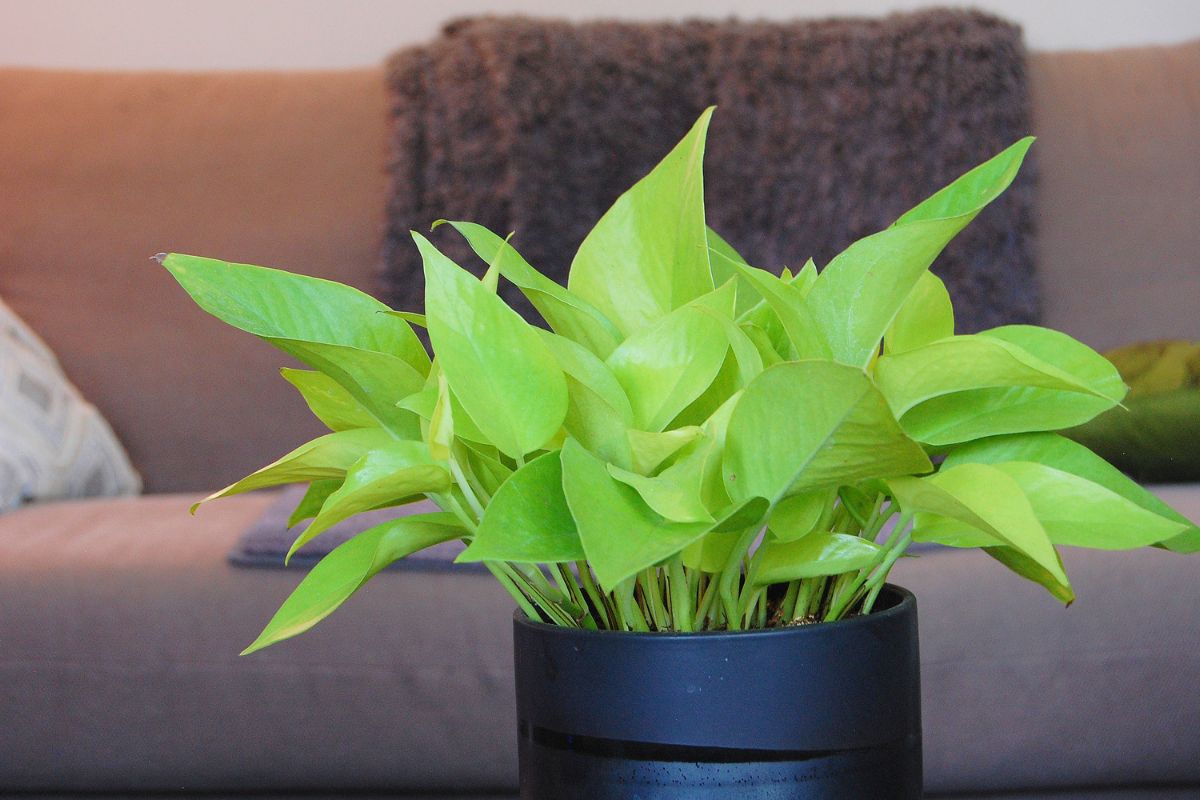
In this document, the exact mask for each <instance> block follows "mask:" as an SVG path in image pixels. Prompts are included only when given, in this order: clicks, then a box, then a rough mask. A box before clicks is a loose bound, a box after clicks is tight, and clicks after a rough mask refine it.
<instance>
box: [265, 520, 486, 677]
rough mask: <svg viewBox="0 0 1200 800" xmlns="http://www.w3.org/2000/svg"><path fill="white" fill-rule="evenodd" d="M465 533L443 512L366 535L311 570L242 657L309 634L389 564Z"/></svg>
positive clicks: (393, 523)
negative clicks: (307, 632) (299, 635)
mask: <svg viewBox="0 0 1200 800" xmlns="http://www.w3.org/2000/svg"><path fill="white" fill-rule="evenodd" d="M465 534H466V532H465V531H464V530H463V529H462V528H460V527H458V526H457V525H456V524H454V523H453V521H452V517H450V515H448V514H441V513H438V514H420V515H414V516H411V517H404V518H403V519H397V520H392V521H391V522H385V523H383V524H382V525H377V526H375V527H374V528H370V529H369V530H366V531H364V532H362V533H360V534H359V535H358V536H355V537H354V538H353V539H350V540H349V541H346V542H344V543H342V544H340V545H338V546H337V547H336V548H334V549H333V551H331V552H330V553H329V555H327V556H325V557H324V558H323V559H321V561H320V562H319V563H318V564H317V565H316V566H315V567H313V568H312V569H311V570H310V571H309V573H308V575H306V576H305V577H304V580H302V581H301V582H300V585H299V586H297V587H296V590H295V591H293V592H292V594H291V595H290V596H289V597H288V599H287V600H285V601H284V603H283V605H282V606H281V607H280V608H279V610H278V611H277V612H275V616H273V617H272V618H271V621H270V622H268V623H267V627H266V628H264V629H263V632H262V633H261V634H259V636H258V638H257V639H255V640H254V642H253V643H252V644H251V645H250V646H249V647H247V648H246V649H245V650H243V651H242V655H248V654H250V653H253V652H254V651H256V650H262V649H263V648H264V647H267V646H269V645H272V644H275V643H276V642H281V641H283V640H284V639H288V638H291V637H292V636H296V635H297V634H301V633H304V632H305V631H306V630H308V629H309V628H311V627H313V626H314V625H316V624H317V623H318V622H320V621H321V620H323V619H325V617H327V616H329V615H330V614H332V613H333V612H334V611H335V610H337V607H338V606H340V605H341V604H342V603H344V602H346V600H348V599H349V598H350V597H351V595H353V594H354V593H355V592H357V591H358V590H359V589H361V588H362V586H363V584H365V583H366V582H367V581H369V580H370V579H371V578H373V577H375V575H376V574H378V573H379V572H380V571H381V570H382V569H384V568H385V567H387V566H388V565H389V564H391V563H393V562H394V561H398V560H399V559H401V558H404V557H405V556H407V555H410V554H412V553H415V552H417V551H418V550H424V549H425V548H427V547H432V546H433V545H435V544H440V543H442V542H446V541H450V540H451V539H457V538H460V537H462V536H464V535H465Z"/></svg>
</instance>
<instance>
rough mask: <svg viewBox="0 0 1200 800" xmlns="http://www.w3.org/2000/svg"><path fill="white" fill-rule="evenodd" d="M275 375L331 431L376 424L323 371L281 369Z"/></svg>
mask: <svg viewBox="0 0 1200 800" xmlns="http://www.w3.org/2000/svg"><path fill="white" fill-rule="evenodd" d="M279 374H280V375H282V376H283V378H284V380H286V381H287V382H288V383H290V384H292V386H295V387H296V389H297V390H298V391H299V392H300V395H301V396H302V397H303V398H304V402H305V403H307V404H308V408H309V410H310V411H312V413H313V416H315V417H316V418H317V419H319V420H321V422H323V423H325V425H326V426H327V427H328V428H329V429H330V430H331V431H347V430H352V429H353V428H373V427H375V426H377V425H378V424H379V421H378V420H377V419H375V417H374V416H372V415H371V412H370V411H368V410H367V409H366V408H365V407H363V405H362V403H359V402H358V401H357V400H355V399H354V396H353V395H351V394H350V393H349V392H348V391H346V390H345V389H344V388H342V385H341V384H340V383H338V382H337V381H335V380H334V379H333V378H331V377H329V376H328V375H326V374H324V373H323V372H313V371H311V370H306V369H291V368H289V367H284V368H283V369H281V370H279Z"/></svg>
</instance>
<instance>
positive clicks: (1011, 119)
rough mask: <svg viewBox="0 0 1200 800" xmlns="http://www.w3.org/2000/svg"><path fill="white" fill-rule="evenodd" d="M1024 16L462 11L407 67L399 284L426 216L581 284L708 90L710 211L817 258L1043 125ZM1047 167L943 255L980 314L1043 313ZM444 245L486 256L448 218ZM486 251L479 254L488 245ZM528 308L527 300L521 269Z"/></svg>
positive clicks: (995, 318)
mask: <svg viewBox="0 0 1200 800" xmlns="http://www.w3.org/2000/svg"><path fill="white" fill-rule="evenodd" d="M1024 59H1025V51H1024V47H1023V45H1022V43H1021V36H1020V31H1019V29H1018V28H1017V27H1015V26H1013V25H1010V24H1008V23H1006V22H1003V21H1000V20H998V19H996V18H994V17H990V16H985V15H982V14H978V13H974V12H958V11H945V10H942V11H931V12H923V13H918V14H906V15H896V16H892V17H888V18H885V19H882V20H878V19H875V20H866V19H863V20H822V21H797V22H790V23H768V22H761V23H757V22H755V23H750V22H747V23H742V22H736V21H726V22H704V21H692V22H685V23H679V24H667V23H656V24H639V23H616V22H601V23H589V24H582V25H576V24H571V23H567V22H559V21H547V20H536V19H526V18H479V19H468V20H464V21H460V22H455V23H451V24H450V25H449V26H447V27H446V29H445V30H444V32H443V35H442V36H441V37H440V38H439V39H437V40H435V41H434V42H432V43H431V44H429V45H427V46H423V47H417V48H412V49H409V50H405V51H402V52H400V53H399V54H397V55H396V56H394V57H393V58H392V60H391V62H390V65H389V83H390V86H391V91H392V95H393V105H392V114H393V118H394V122H393V126H394V127H393V131H392V134H391V135H392V163H391V172H392V190H391V197H390V200H389V206H388V229H387V242H386V247H387V251H386V256H387V268H388V275H387V276H388V287H389V289H390V291H389V295H390V299H391V301H392V302H393V304H394V305H396V306H397V307H400V308H406V309H416V308H418V307H419V306H420V302H421V293H420V288H421V285H422V283H421V279H420V276H421V263H420V258H419V256H418V254H417V250H416V248H415V247H414V246H413V244H412V241H411V239H410V237H409V230H410V229H416V230H421V231H425V230H427V229H428V228H429V225H430V223H431V222H432V221H434V220H436V219H439V218H449V219H465V220H470V221H473V222H479V223H481V224H483V225H486V226H488V227H489V228H492V229H493V230H495V231H497V232H499V233H500V234H501V235H504V234H506V233H508V232H509V231H516V237H515V238H514V239H513V243H514V246H515V247H516V248H517V249H518V250H520V251H521V253H522V254H523V255H524V256H525V257H526V258H527V259H529V261H530V263H532V264H533V265H534V266H536V267H538V268H539V269H541V270H542V271H543V272H545V273H547V274H548V275H550V276H552V277H554V278H555V279H556V280H558V281H559V282H560V283H565V277H566V274H567V267H568V265H569V263H570V260H571V257H572V255H573V254H574V252H575V250H576V248H577V247H578V245H579V243H580V241H582V239H583V237H584V235H585V234H586V233H587V231H588V230H589V229H590V227H591V226H592V224H594V223H595V222H596V220H598V219H599V218H600V216H601V214H603V212H604V211H605V210H606V209H607V208H608V207H609V206H610V205H611V204H612V202H613V201H614V200H615V199H616V198H617V196H618V195H619V194H620V193H621V192H623V191H625V190H626V189H627V188H629V187H630V186H631V185H633V183H634V182H635V181H636V180H638V179H639V178H641V177H642V176H643V175H645V174H646V172H647V171H649V169H650V168H651V167H652V166H653V165H654V164H655V163H656V162H657V161H658V160H659V159H661V158H662V157H663V156H664V155H665V154H666V153H667V152H668V151H669V150H670V148H671V147H672V146H673V145H674V144H675V142H676V141H678V139H679V138H680V137H682V136H683V134H684V133H685V132H686V131H687V130H688V129H689V128H690V127H691V125H692V123H693V122H694V121H695V119H696V118H697V116H699V114H700V112H701V111H702V110H703V109H704V108H705V107H706V106H708V105H710V104H716V105H717V106H718V111H717V113H716V115H715V117H714V119H713V124H712V130H711V133H710V135H709V139H708V155H707V157H706V161H705V166H706V170H705V172H706V194H707V199H708V219H709V222H710V224H711V225H712V227H713V228H715V229H716V230H717V231H718V232H719V233H720V234H721V235H722V236H724V237H725V238H726V239H728V240H729V241H730V243H731V244H733V245H734V246H735V247H736V248H738V249H739V250H740V251H741V253H742V254H743V255H744V256H745V257H746V258H748V259H749V260H750V261H751V263H754V264H756V265H761V266H764V267H770V268H772V269H774V270H775V271H776V272H778V271H779V269H780V268H781V267H782V266H784V265H790V266H791V267H794V268H799V267H800V266H801V265H803V263H804V261H805V260H806V259H807V258H808V257H810V256H812V257H814V258H815V259H816V261H817V265H818V266H823V265H824V264H826V263H827V262H828V261H829V259H830V258H832V257H833V256H834V255H835V254H836V253H838V252H839V251H840V250H842V249H843V248H844V247H845V246H846V245H848V244H850V243H851V242H852V241H854V240H856V239H858V238H861V237H863V236H866V235H869V234H872V233H875V232H876V231H879V230H882V229H883V228H885V227H887V226H888V225H889V224H891V222H892V221H894V220H895V219H896V217H898V216H899V215H900V214H901V213H903V212H904V211H907V210H908V209H909V208H910V207H912V206H913V205H915V204H916V203H918V202H919V201H920V200H922V199H924V198H925V197H926V196H927V195H929V194H931V193H932V192H933V191H935V190H937V189H939V188H941V187H942V186H943V185H945V184H947V183H949V182H950V181H951V180H953V179H954V178H956V177H958V176H959V175H960V174H961V173H963V172H965V171H966V170H967V169H969V168H971V167H973V166H975V165H976V164H978V163H980V162H982V161H983V160H985V159H987V158H989V157H991V156H992V155H994V154H995V153H997V152H999V151H1000V150H1001V149H1003V148H1004V147H1006V146H1008V145H1010V144H1012V143H1013V142H1014V141H1016V140H1017V139H1019V138H1021V137H1023V136H1025V135H1027V134H1028V133H1029V132H1030V128H1031V125H1030V114H1029V106H1028V93H1027V87H1026V79H1025V60H1024ZM1032 189H1033V167H1032V164H1031V165H1030V166H1029V167H1027V168H1026V169H1025V170H1024V171H1023V172H1022V175H1021V177H1020V178H1019V179H1018V181H1017V183H1016V185H1015V186H1014V187H1013V188H1012V189H1011V190H1010V191H1009V192H1008V193H1006V194H1005V195H1004V197H1003V198H1001V199H1000V200H999V201H997V202H996V203H995V204H994V205H993V206H992V207H990V208H989V209H987V210H986V211H985V212H984V213H983V214H981V215H980V217H979V218H978V219H977V220H976V221H975V222H974V223H973V224H972V226H971V227H970V228H968V230H967V231H966V232H964V234H963V235H962V236H961V237H960V239H959V240H957V241H956V242H954V243H953V244H952V245H951V247H950V248H948V249H947V251H946V253H945V254H944V255H943V257H942V258H941V259H939V261H938V263H937V266H936V268H935V269H936V271H938V272H939V274H940V275H942V277H944V278H945V279H946V281H947V284H948V286H949V288H950V292H951V295H952V296H953V297H954V299H955V301H956V303H957V304H958V311H959V321H960V326H961V327H962V328H963V329H964V330H967V331H972V330H978V329H980V328H986V327H991V326H994V325H997V324H1000V323H1004V322H1031V321H1034V318H1035V316H1036V311H1037V295H1036V284H1035V283H1034V281H1033V280H1032V273H1033V266H1032V245H1031V242H1030V236H1031V231H1030V226H1031V220H1032V217H1031V214H1032V208H1031V203H1032ZM433 236H434V237H435V239H434V240H435V242H436V243H438V244H444V245H447V246H448V250H447V251H448V253H450V254H452V255H454V256H456V257H458V258H460V259H462V260H463V261H462V263H464V264H468V263H470V261H468V260H466V259H468V252H469V251H467V250H466V249H465V247H464V246H463V245H462V242H461V240H460V239H458V238H457V237H456V236H455V235H454V234H453V233H452V232H451V231H450V230H449V229H448V228H446V229H442V230H439V231H435V232H434V234H433ZM470 258H473V257H470ZM506 291H507V294H506V297H508V298H509V299H510V300H511V301H512V302H513V304H514V305H515V306H517V307H518V308H521V309H523V310H526V311H528V304H526V303H525V302H524V301H523V300H522V299H521V298H520V295H519V293H518V292H517V291H516V290H515V289H514V288H513V287H507V289H506Z"/></svg>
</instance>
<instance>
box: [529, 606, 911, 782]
mask: <svg viewBox="0 0 1200 800" xmlns="http://www.w3.org/2000/svg"><path fill="white" fill-rule="evenodd" d="M513 638H514V644H515V658H516V683H517V716H518V719H519V736H520V742H519V753H520V770H521V797H522V798H524V800H574V798H580V800H582V799H583V798H586V799H587V800H607V799H608V798H613V799H614V800H615V799H616V798H620V799H621V800H638V799H640V800H647V799H648V798H655V800H659V799H661V800H675V799H676V798H679V800H683V799H684V798H687V800H709V799H711V800H718V799H723V798H739V800H768V798H770V800H775V799H776V798H780V799H782V798H847V800H865V799H867V798H870V800H890V799H891V798H896V799H897V800H899V799H901V798H919V797H920V796H921V689H920V662H919V658H918V652H917V603H916V599H915V598H914V597H913V596H912V594H911V593H909V592H908V591H906V590H904V589H901V588H899V587H895V586H890V585H889V586H887V587H886V588H885V589H884V591H883V592H881V593H880V595H879V600H878V602H877V604H876V607H875V611H873V612H872V613H871V614H869V615H867V616H861V617H853V618H850V619H846V620H843V621H841V622H832V623H827V624H822V625H805V626H797V627H788V628H770V629H766V630H756V631H746V632H713V633H688V634H671V633H621V632H614V631H584V630H577V629H571V628H561V627H556V626H553V625H544V624H541V623H536V622H530V621H528V620H526V619H524V618H522V617H521V615H520V614H519V613H518V616H517V618H516V619H515V622H514V625H513Z"/></svg>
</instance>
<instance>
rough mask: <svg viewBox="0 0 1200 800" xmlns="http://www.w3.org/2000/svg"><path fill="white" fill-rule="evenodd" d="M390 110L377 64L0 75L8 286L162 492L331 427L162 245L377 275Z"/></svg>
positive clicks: (233, 471) (217, 478)
mask: <svg viewBox="0 0 1200 800" xmlns="http://www.w3.org/2000/svg"><path fill="white" fill-rule="evenodd" d="M385 116H386V112H385V96H384V88H383V76H382V72H381V71H380V70H376V69H367V70H358V71H350V72H329V73H271V74H268V73H250V74H247V73H240V74H239V73H219V74H206V75H195V74H120V73H70V72H42V71H33V70H13V69H9V70H0V219H2V220H3V221H4V223H3V225H0V296H3V297H4V298H5V299H6V301H7V302H8V303H9V304H10V305H12V307H13V308H14V309H15V310H16V312H17V313H18V314H19V315H20V316H21V317H22V318H24V319H25V320H26V321H27V322H28V323H29V324H30V326H31V327H32V328H33V329H34V330H35V331H36V332H37V333H38V334H39V335H41V336H42V337H43V338H44V339H45V340H46V341H47V343H48V344H49V345H50V347H51V349H53V350H54V352H55V353H56V354H57V355H58V356H59V359H60V361H61V362H62V365H63V367H64V368H65V370H66V372H67V374H68V376H70V378H71V379H72V380H73V381H74V382H75V384H76V385H77V386H79V388H80V390H81V391H82V392H83V393H84V395H85V396H87V397H88V398H89V399H90V400H92V402H94V403H95V404H96V406H97V407H99V408H100V410H101V412H102V413H103V414H104V415H105V416H106V417H107V418H108V419H109V420H110V421H111V422H112V425H113V428H114V429H115V430H116V432H117V435H118V436H119V437H120V438H121V440H122V441H123V442H124V443H125V444H126V447H127V448H128V450H129V453H130V455H131V457H132V459H133V461H134V464H135V466H137V467H138V469H139V470H140V471H141V472H142V474H143V476H144V477H145V481H146V488H147V489H148V490H149V491H165V490H181V489H209V488H213V487H215V486H218V485H222V484H225V483H228V482H230V481H232V480H234V479H236V478H238V477H240V476H241V475H242V474H244V473H246V472H249V471H250V470H252V469H254V468H256V467H259V466H261V465H262V464H264V463H266V462H267V461H269V460H270V459H271V458H273V457H275V456H277V455H280V454H282V453H283V452H285V451H287V450H289V449H291V448H292V447H294V446H295V445H297V444H299V443H300V442H301V441H303V440H304V439H305V438H307V437H309V436H310V435H312V434H314V433H316V432H317V431H318V430H319V428H320V426H319V424H318V423H316V422H315V421H314V420H312V419H311V415H310V414H309V412H308V410H307V409H306V408H305V405H304V403H303V402H302V401H301V400H300V399H299V398H298V397H297V396H295V391H294V390H293V389H292V388H291V387H290V386H288V385H287V383H286V382H285V381H283V380H282V379H281V378H280V377H279V375H278V374H276V369H277V368H278V367H279V366H282V365H285V364H288V363H290V362H289V360H288V359H286V358H284V357H283V356H282V355H280V354H279V353H277V352H276V351H274V350H273V349H272V348H270V347H269V346H267V345H266V344H263V343H262V342H259V341H257V340H255V339H254V338H253V337H250V336H248V335H246V334H244V333H240V332H238V331H234V330H231V329H227V328H226V327H225V326H223V325H222V324H221V323H219V322H217V321H215V320H212V319H209V318H207V317H206V316H205V315H204V313H203V312H201V311H200V310H198V309H197V308H195V306H194V304H193V303H192V302H191V300H189V299H188V297H187V295H186V294H185V293H184V292H183V291H182V290H181V289H180V288H179V287H178V286H177V285H175V283H174V281H172V280H171V278H170V276H169V275H168V274H167V273H166V271H165V270H163V269H161V268H160V267H158V266H157V265H156V264H154V263H152V262H151V261H149V260H148V259H149V257H150V256H152V255H153V254H155V253H157V252H160V251H167V250H174V251H177V252H190V253H196V254H199V255H208V256H216V257H223V258H228V259H230V260H236V261H243V262H250V263H257V264H265V265H270V266H281V267H286V268H288V269H291V270H294V271H298V272H304V273H309V274H315V275H321V276H323V277H328V278H333V279H336V280H341V281H343V282H347V283H351V284H355V285H358V286H360V287H366V286H367V285H368V284H369V283H370V281H371V275H372V270H373V269H374V268H375V264H376V261H377V252H378V241H379V237H378V232H379V229H380V223H381V219H382V213H383V204H384V198H385V183H384V176H383V171H382V164H383V162H384V158H385V152H386V144H385V142H386V126H385ZM266 409H269V413H264V410H266Z"/></svg>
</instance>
